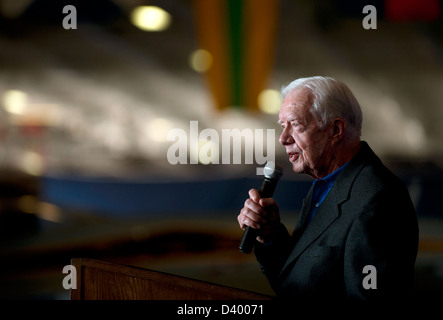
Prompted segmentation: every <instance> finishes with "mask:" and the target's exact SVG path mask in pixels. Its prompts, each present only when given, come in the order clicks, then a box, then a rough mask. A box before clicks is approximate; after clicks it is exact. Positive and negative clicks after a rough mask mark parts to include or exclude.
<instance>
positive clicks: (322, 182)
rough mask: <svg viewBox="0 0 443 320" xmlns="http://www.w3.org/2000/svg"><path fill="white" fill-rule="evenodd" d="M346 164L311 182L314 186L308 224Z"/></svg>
mask: <svg viewBox="0 0 443 320" xmlns="http://www.w3.org/2000/svg"><path fill="white" fill-rule="evenodd" d="M347 164H348V163H345V164H344V165H343V166H341V167H340V168H338V169H337V170H335V171H334V172H332V173H330V174H328V175H327V176H326V177H324V178H322V179H317V180H315V181H314V182H313V183H312V184H313V186H314V190H313V192H312V196H311V212H310V213H309V216H308V224H309V222H311V220H312V219H313V218H314V215H315V213H316V212H317V210H318V208H319V207H320V205H321V204H322V202H323V200H325V198H326V196H327V195H328V193H329V191H330V190H331V188H332V186H333V185H334V182H335V180H337V177H338V176H339V174H340V172H342V171H343V169H344V168H345V167H346V165H347Z"/></svg>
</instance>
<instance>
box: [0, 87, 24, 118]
mask: <svg viewBox="0 0 443 320" xmlns="http://www.w3.org/2000/svg"><path fill="white" fill-rule="evenodd" d="M27 103H28V95H27V94H26V93H25V92H23V91H19V90H8V91H6V92H5V93H4V94H3V108H4V109H5V110H6V111H7V112H9V113H12V114H17V115H21V114H23V113H24V112H25V109H26V105H27Z"/></svg>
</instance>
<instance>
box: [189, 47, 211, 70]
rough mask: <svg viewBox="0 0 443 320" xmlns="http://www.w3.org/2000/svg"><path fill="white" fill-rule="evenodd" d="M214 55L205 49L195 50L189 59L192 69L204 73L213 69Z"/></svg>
mask: <svg viewBox="0 0 443 320" xmlns="http://www.w3.org/2000/svg"><path fill="white" fill-rule="evenodd" d="M212 62H213V58H212V54H211V53H210V52H209V51H207V50H204V49H198V50H195V51H194V52H193V53H192V54H191V57H190V58H189V64H190V65H191V68H192V69H194V70H195V71H197V72H200V73H203V72H206V71H208V70H209V69H210V68H211V67H212Z"/></svg>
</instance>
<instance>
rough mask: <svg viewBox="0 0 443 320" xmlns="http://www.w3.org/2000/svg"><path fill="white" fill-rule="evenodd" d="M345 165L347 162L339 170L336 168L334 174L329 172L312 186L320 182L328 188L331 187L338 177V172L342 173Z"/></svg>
mask: <svg viewBox="0 0 443 320" xmlns="http://www.w3.org/2000/svg"><path fill="white" fill-rule="evenodd" d="M347 164H348V162H346V163H345V164H344V165H342V166H341V167H340V168H338V169H337V170H335V171H334V172H331V173H330V174H328V175H327V176H326V177H324V178H321V179H317V180H315V181H314V185H315V184H317V183H319V182H320V181H321V182H323V183H326V184H327V185H328V186H329V187H332V185H333V184H334V182H335V180H337V177H338V175H339V174H340V172H342V171H343V169H344V168H345V167H346V165H347Z"/></svg>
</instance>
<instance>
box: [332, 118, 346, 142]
mask: <svg viewBox="0 0 443 320" xmlns="http://www.w3.org/2000/svg"><path fill="white" fill-rule="evenodd" d="M332 130H333V133H332V140H333V141H334V142H339V141H340V140H341V139H343V137H344V135H345V132H346V121H345V120H344V119H342V118H336V119H334V121H333V122H332Z"/></svg>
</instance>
